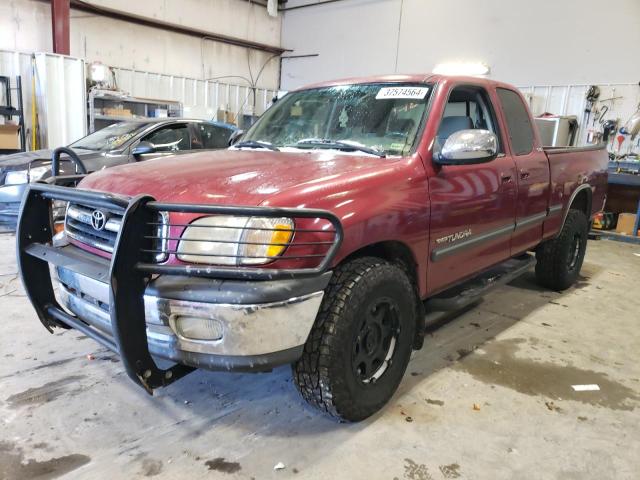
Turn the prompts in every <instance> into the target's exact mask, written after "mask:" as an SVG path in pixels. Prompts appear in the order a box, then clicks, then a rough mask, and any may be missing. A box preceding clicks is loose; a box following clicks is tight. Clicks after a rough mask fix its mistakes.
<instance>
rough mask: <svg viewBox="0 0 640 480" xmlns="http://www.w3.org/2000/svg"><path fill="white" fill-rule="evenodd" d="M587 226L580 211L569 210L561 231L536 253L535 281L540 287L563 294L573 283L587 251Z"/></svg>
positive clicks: (585, 218) (585, 219) (584, 217)
mask: <svg viewBox="0 0 640 480" xmlns="http://www.w3.org/2000/svg"><path fill="white" fill-rule="evenodd" d="M588 230H589V222H588V221H587V217H586V216H585V214H584V213H583V212H581V211H580V210H573V209H572V210H569V213H568V214H567V219H566V221H565V222H564V226H563V227H562V231H561V232H560V235H558V236H557V237H556V238H554V239H553V240H548V241H546V242H544V243H543V244H542V245H540V246H539V247H538V249H537V251H536V260H537V263H536V278H537V280H538V283H539V284H540V285H542V286H543V287H546V288H550V289H552V290H557V291H560V290H565V289H567V288H569V287H570V286H571V285H573V284H574V283H575V281H576V280H577V279H578V275H579V274H580V269H581V268H582V262H583V260H584V254H585V251H586V249H587V236H588Z"/></svg>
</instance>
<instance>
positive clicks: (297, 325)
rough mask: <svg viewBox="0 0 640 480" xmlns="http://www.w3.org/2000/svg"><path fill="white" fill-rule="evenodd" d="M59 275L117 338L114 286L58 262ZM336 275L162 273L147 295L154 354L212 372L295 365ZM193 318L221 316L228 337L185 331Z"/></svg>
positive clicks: (94, 321) (68, 298)
mask: <svg viewBox="0 0 640 480" xmlns="http://www.w3.org/2000/svg"><path fill="white" fill-rule="evenodd" d="M63 251H67V252H66V253H68V254H69V256H73V257H76V258H78V257H80V258H82V257H83V256H86V255H87V254H86V253H84V252H83V251H81V250H79V249H77V248H76V247H74V246H71V245H70V246H67V247H64V249H63ZM101 263H104V264H105V268H108V264H107V262H106V261H104V262H101ZM95 276H98V275H95ZM105 276H106V275H105ZM105 276H101V277H102V278H104V277H105ZM55 277H56V280H57V283H58V290H57V293H56V298H57V300H58V301H59V303H60V304H61V305H63V306H64V307H65V308H66V309H67V310H69V311H70V312H71V313H73V314H74V315H75V316H77V317H78V318H80V319H81V320H83V321H84V322H85V323H87V324H88V325H90V326H91V327H92V328H95V329H97V330H99V331H101V332H102V333H104V334H105V335H108V336H109V337H112V336H113V329H112V326H111V314H110V309H109V285H108V284H107V283H105V282H103V281H101V280H97V279H95V278H91V277H89V276H86V275H83V274H81V273H78V272H76V271H74V270H73V265H71V264H69V265H66V266H57V267H56V268H55ZM330 277H331V272H326V273H324V274H322V275H319V276H317V277H312V278H307V279H302V280H300V281H296V282H292V281H291V280H274V281H262V282H256V281H231V280H229V281H224V282H223V281H220V280H215V279H202V278H189V277H179V276H176V277H168V276H167V277H164V276H163V277H158V278H156V279H155V280H153V281H152V282H150V283H149V284H148V286H147V288H146V290H145V294H144V308H145V321H146V331H147V342H148V345H149V351H150V352H151V354H152V355H154V356H156V357H159V358H164V359H166V360H172V361H174V362H178V363H181V364H183V365H189V366H192V367H196V368H205V369H209V370H233V371H256V370H257V371H259V370H269V369H271V368H273V367H274V366H277V365H281V364H285V363H291V362H293V361H295V360H297V359H298V358H299V356H300V355H301V353H302V347H303V345H304V343H305V341H306V340H307V336H308V334H309V331H310V330H311V327H312V326H313V322H314V320H315V317H316V315H317V313H318V309H319V308H320V302H321V301H322V296H323V289H324V287H325V286H326V285H327V284H328V282H329V279H330ZM230 294H232V295H230ZM194 299H197V300H194ZM185 316H187V317H189V318H199V319H202V320H203V321H207V320H212V321H215V322H216V323H217V325H218V326H219V331H220V332H221V334H222V335H221V336H219V335H216V338H213V339H208V340H203V339H193V338H187V337H185V336H183V335H181V334H180V333H179V329H178V328H177V322H178V321H179V319H180V318H181V317H185ZM218 337H220V338H218Z"/></svg>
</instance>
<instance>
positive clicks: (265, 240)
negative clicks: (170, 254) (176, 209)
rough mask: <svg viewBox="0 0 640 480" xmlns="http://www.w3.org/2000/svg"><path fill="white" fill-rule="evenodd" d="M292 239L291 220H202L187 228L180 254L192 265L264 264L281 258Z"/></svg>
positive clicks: (240, 218) (246, 218)
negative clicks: (275, 258)
mask: <svg viewBox="0 0 640 480" xmlns="http://www.w3.org/2000/svg"><path fill="white" fill-rule="evenodd" d="M292 236H293V220H291V219H290V218H283V217H281V218H270V217H231V216H224V215H220V216H215V217H202V218H199V219H197V220H195V221H194V222H193V223H191V224H190V225H189V226H188V227H187V228H186V229H185V231H184V233H183V234H182V237H181V238H180V243H179V244H178V251H177V254H178V258H179V259H180V260H182V261H184V262H190V263H208V264H217V265H261V264H265V263H269V262H271V261H273V260H274V257H277V256H279V255H281V254H282V252H284V250H285V249H286V248H287V246H286V245H283V244H287V243H289V242H290V240H291V237H292Z"/></svg>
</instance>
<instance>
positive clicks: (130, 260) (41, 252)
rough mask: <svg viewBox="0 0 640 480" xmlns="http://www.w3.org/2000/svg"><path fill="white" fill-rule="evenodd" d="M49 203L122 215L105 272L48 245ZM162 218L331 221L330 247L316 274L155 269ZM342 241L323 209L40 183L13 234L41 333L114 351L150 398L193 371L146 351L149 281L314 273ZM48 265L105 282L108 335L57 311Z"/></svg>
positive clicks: (325, 264)
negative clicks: (200, 201)
mask: <svg viewBox="0 0 640 480" xmlns="http://www.w3.org/2000/svg"><path fill="white" fill-rule="evenodd" d="M53 183H55V182H53ZM54 200H59V201H65V202H72V203H79V204H82V205H86V206H89V207H92V208H96V209H100V208H104V209H107V210H109V211H115V212H119V213H121V214H122V215H123V217H122V224H121V227H120V230H119V232H118V234H117V238H116V242H115V245H114V250H113V254H112V256H111V262H110V265H109V268H108V270H106V269H104V267H102V271H101V267H100V264H99V263H97V262H96V264H94V265H92V264H91V263H88V262H86V261H84V262H83V261H78V260H77V259H75V260H74V258H70V257H69V254H68V253H65V251H63V249H62V248H58V247H55V246H53V227H52V225H53V219H52V213H51V203H52V202H53V201H54ZM160 212H186V213H197V214H202V215H238V216H260V217H289V218H293V219H294V221H295V219H296V218H298V219H302V218H319V219H324V220H326V221H328V222H330V224H331V225H332V226H333V231H331V230H329V231H328V233H333V241H332V242H331V244H330V245H329V246H328V250H327V252H326V254H325V256H324V257H323V258H322V260H321V261H320V262H319V264H318V265H317V266H316V267H314V268H300V269H273V268H245V267H214V266H199V265H189V266H187V265H161V264H157V263H153V262H152V261H149V260H148V257H149V255H148V253H146V254H145V252H149V248H148V242H149V240H148V239H149V237H150V235H149V227H148V226H149V225H154V224H157V219H158V215H159V213H160ZM295 231H296V230H295V229H294V232H295ZM342 238H343V231H342V225H341V223H340V221H339V220H338V218H337V217H336V216H335V215H333V214H332V213H330V212H327V211H322V210H311V209H288V208H269V207H236V206H213V205H194V204H175V203H160V202H156V201H155V200H154V199H153V198H152V197H151V196H148V195H139V196H136V197H134V198H124V197H120V196H116V195H111V194H108V193H100V192H94V191H88V190H81V189H76V188H68V187H61V186H57V185H48V184H44V183H42V184H40V183H36V184H31V185H30V187H29V189H28V191H27V193H26V194H25V197H24V199H23V202H22V206H21V210H20V217H19V221H18V230H17V233H16V240H17V251H18V269H19V272H20V276H21V279H22V283H23V285H24V288H25V291H26V293H27V296H28V298H29V300H30V301H31V303H32V304H33V306H34V308H35V310H36V312H37V314H38V317H39V318H40V321H41V322H42V324H43V325H44V327H45V328H46V329H47V330H48V331H49V332H51V333H53V331H52V328H51V327H54V326H55V327H61V328H70V327H71V328H75V329H76V330H79V331H80V332H82V333H84V334H85V335H87V336H89V337H91V338H93V339H94V340H96V341H97V342H99V343H100V344H102V345H104V346H105V347H107V348H109V349H110V350H112V351H114V352H116V353H118V354H119V355H120V357H121V358H122V362H123V365H124V367H125V370H126V372H127V375H128V376H129V377H130V378H131V379H132V380H133V381H135V382H136V383H137V384H139V385H140V386H142V387H143V388H144V389H145V390H146V391H147V392H148V393H150V394H152V393H153V390H154V389H155V388H159V387H163V386H167V385H169V384H170V383H172V382H174V381H176V380H177V379H179V378H181V377H183V376H184V375H186V374H188V373H190V372H191V371H193V370H194V368H192V367H189V366H185V365H181V364H175V365H173V366H171V367H170V368H167V369H161V368H159V367H158V366H157V365H156V363H155V361H154V360H153V358H152V356H151V354H150V352H149V345H148V343H147V333H146V322H145V309H144V300H143V296H144V291H145V288H146V286H147V283H148V282H149V280H150V279H151V277H152V275H157V274H164V275H186V276H200V277H211V278H218V279H220V278H225V279H248V280H256V281H259V280H266V279H277V278H297V277H302V276H312V275H318V274H321V273H323V272H324V271H326V270H327V269H328V268H329V266H330V265H331V262H332V261H333V259H334V258H335V255H336V253H337V251H338V248H339V247H340V245H341V242H342ZM322 243H329V242H322ZM292 244H295V242H294V243H292ZM171 253H173V252H171ZM292 258H293V257H292ZM74 261H75V264H74ZM49 263H51V264H53V265H66V266H68V265H70V264H74V265H73V266H74V268H75V269H76V270H77V271H78V273H84V274H86V275H88V276H91V277H93V278H96V279H100V280H101V281H103V282H106V283H108V284H109V287H110V288H109V291H110V292H109V298H110V305H109V307H110V317H111V327H112V331H113V336H112V337H110V336H108V335H106V334H104V333H102V332H100V331H98V330H97V329H95V328H93V327H91V326H90V325H88V324H87V323H85V322H83V321H82V320H81V319H79V318H77V317H75V316H73V315H70V314H69V313H67V312H66V311H65V310H63V309H62V307H61V306H60V305H59V303H58V302H57V300H56V298H55V295H54V289H53V283H52V279H51V273H50V269H49Z"/></svg>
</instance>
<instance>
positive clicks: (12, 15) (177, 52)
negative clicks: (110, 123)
mask: <svg viewBox="0 0 640 480" xmlns="http://www.w3.org/2000/svg"><path fill="white" fill-rule="evenodd" d="M91 3H93V4H96V5H101V6H105V7H108V8H111V9H116V10H121V11H124V12H130V13H133V14H136V15H140V16H147V17H150V18H154V19H159V20H162V21H166V22H169V23H175V24H179V25H183V26H187V27H191V28H196V29H201V30H205V31H210V32H215V33H219V34H223V35H227V36H232V37H237V38H241V39H245V40H250V41H254V42H260V43H266V44H269V45H274V46H278V45H280V22H281V17H280V16H279V17H277V18H272V17H270V16H268V15H267V12H266V9H265V8H264V7H262V6H259V5H256V4H251V3H250V2H247V1H244V0H144V1H138V2H135V1H133V2H132V1H131V0H92V1H91ZM70 41H71V55H72V56H74V57H78V58H83V59H85V60H87V61H89V62H92V61H100V62H102V63H105V64H107V65H110V66H114V67H119V68H128V69H134V70H144V71H151V72H160V73H162V74H167V75H180V76H184V77H190V78H198V79H207V78H212V77H219V76H226V75H239V76H242V77H246V78H250V77H251V76H253V77H255V76H256V75H257V73H258V71H259V70H260V69H261V68H262V66H263V65H265V64H266V67H265V69H264V72H263V73H262V75H261V77H260V79H259V80H258V82H257V85H258V86H260V87H263V88H271V89H276V88H277V87H278V78H279V62H278V60H277V59H272V58H271V57H272V54H270V53H266V52H259V51H254V50H249V49H246V48H243V47H238V46H234V45H228V44H224V43H220V42H214V41H211V40H203V39H200V38H197V37H192V36H188V35H183V34H179V33H174V32H169V31H165V30H160V29H157V28H153V27H146V26H141V25H136V24H134V23H130V22H125V21H121V20H115V19H111V18H106V17H103V16H99V15H94V14H90V13H86V12H81V11H78V10H74V9H72V10H71V25H70ZM51 48H52V47H51V14H50V5H49V4H48V3H46V2H40V1H37V0H11V1H7V0H0V49H7V50H20V51H27V52H31V51H43V52H45V51H51ZM238 81H239V80H238Z"/></svg>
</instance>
